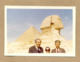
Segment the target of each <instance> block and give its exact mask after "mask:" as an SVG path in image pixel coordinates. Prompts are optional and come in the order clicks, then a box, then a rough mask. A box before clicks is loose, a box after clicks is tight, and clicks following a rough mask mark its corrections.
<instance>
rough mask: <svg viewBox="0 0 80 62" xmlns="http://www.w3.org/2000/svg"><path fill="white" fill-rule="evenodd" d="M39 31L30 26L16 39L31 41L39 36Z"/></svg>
mask: <svg viewBox="0 0 80 62" xmlns="http://www.w3.org/2000/svg"><path fill="white" fill-rule="evenodd" d="M40 34H41V33H40V32H39V31H38V30H37V29H36V28H34V27H33V26H31V27H30V28H29V29H28V30H27V31H25V32H24V33H23V34H22V35H21V36H20V37H19V38H18V39H17V40H16V42H17V41H23V42H26V41H28V42H33V40H34V39H35V38H37V37H39V36H40Z"/></svg>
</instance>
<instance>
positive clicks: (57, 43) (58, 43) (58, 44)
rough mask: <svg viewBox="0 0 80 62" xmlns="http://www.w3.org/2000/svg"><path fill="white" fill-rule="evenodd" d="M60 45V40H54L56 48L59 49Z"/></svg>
mask: <svg viewBox="0 0 80 62" xmlns="http://www.w3.org/2000/svg"><path fill="white" fill-rule="evenodd" d="M60 44H61V42H60V40H56V41H55V46H56V48H60Z"/></svg>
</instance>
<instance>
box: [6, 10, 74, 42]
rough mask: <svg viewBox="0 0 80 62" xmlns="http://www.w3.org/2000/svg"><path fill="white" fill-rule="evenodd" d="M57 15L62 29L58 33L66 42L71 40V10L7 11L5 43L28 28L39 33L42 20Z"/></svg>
mask: <svg viewBox="0 0 80 62" xmlns="http://www.w3.org/2000/svg"><path fill="white" fill-rule="evenodd" d="M50 15H59V16H60V18H61V20H62V23H63V25H64V29H62V30H61V31H60V34H61V36H63V37H64V38H65V39H66V40H72V35H73V34H72V33H73V31H72V24H73V18H72V15H73V14H72V9H8V10H7V37H8V38H7V39H8V40H7V41H8V42H13V41H15V40H16V39H17V38H18V37H19V36H20V35H21V34H23V33H24V32H25V31H26V30H27V29H28V28H29V27H30V26H34V27H35V28H36V29H37V30H38V31H40V32H41V30H40V26H41V23H42V21H43V20H44V18H46V17H47V16H50Z"/></svg>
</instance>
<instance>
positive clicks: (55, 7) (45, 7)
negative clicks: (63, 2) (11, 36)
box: [4, 6, 76, 57]
mask: <svg viewBox="0 0 80 62" xmlns="http://www.w3.org/2000/svg"><path fill="white" fill-rule="evenodd" d="M7 9H72V10H73V11H72V13H73V15H72V17H73V37H72V41H73V52H72V53H70V54H69V53H58V54H56V53H54V54H53V53H49V54H45V53H39V54H38V53H16V54H8V53H7ZM4 15H5V17H4V56H54V57H75V56H76V52H75V50H76V49H75V48H76V6H4Z"/></svg>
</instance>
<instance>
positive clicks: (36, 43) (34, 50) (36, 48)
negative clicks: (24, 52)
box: [29, 39, 43, 53]
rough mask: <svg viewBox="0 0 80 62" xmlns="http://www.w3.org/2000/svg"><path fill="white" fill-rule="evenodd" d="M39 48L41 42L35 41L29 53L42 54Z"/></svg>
mask: <svg viewBox="0 0 80 62" xmlns="http://www.w3.org/2000/svg"><path fill="white" fill-rule="evenodd" d="M40 46H41V40H40V39H35V45H34V46H32V47H30V48H29V53H43V48H42V47H40Z"/></svg>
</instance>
